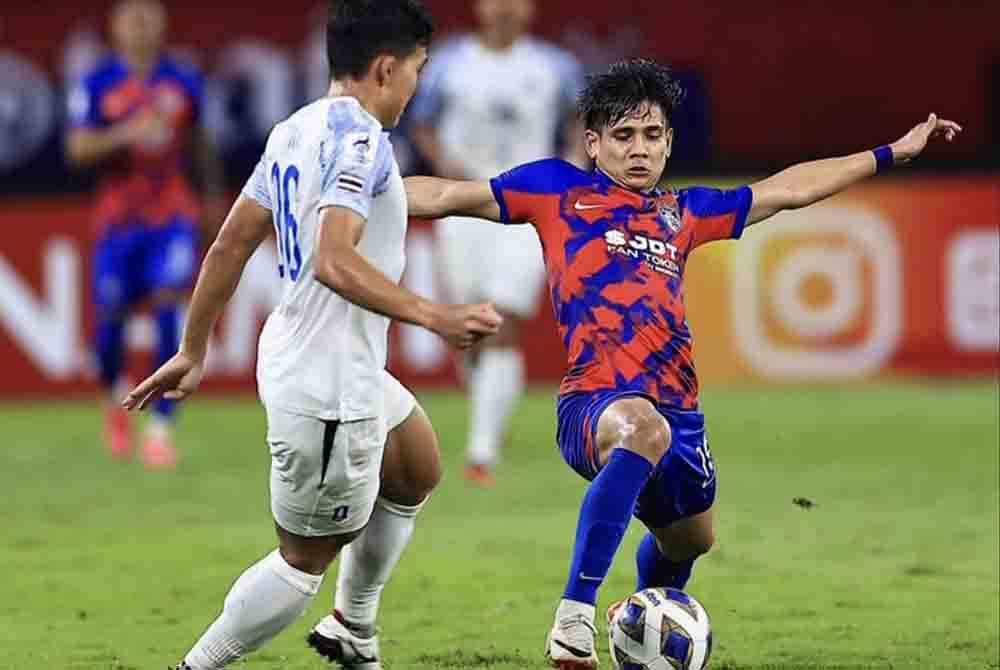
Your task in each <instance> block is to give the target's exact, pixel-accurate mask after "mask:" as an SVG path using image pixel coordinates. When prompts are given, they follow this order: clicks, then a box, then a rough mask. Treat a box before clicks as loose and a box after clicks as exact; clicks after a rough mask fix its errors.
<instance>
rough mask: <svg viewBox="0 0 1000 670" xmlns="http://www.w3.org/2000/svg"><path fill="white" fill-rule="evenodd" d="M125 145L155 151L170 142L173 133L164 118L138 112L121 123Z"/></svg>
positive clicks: (156, 114)
mask: <svg viewBox="0 0 1000 670" xmlns="http://www.w3.org/2000/svg"><path fill="white" fill-rule="evenodd" d="M121 132H122V137H123V139H124V141H125V143H126V144H130V145H135V146H139V147H143V148H149V149H155V148H157V147H161V146H163V145H165V144H167V143H168V142H170V139H171V136H172V133H173V131H172V130H171V128H170V124H169V123H168V122H167V119H166V117H164V116H163V115H162V114H158V113H156V112H146V113H143V112H140V113H138V114H136V115H135V116H133V117H132V118H130V119H128V120H127V121H123V122H122V128H121Z"/></svg>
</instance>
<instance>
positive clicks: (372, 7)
mask: <svg viewBox="0 0 1000 670" xmlns="http://www.w3.org/2000/svg"><path fill="white" fill-rule="evenodd" d="M433 34H434V21H433V19H431V15H430V13H429V12H428V11H427V9H425V8H424V6H423V4H422V3H421V2H420V0H331V2H330V14H329V18H328V19H327V22H326V56H327V61H328V63H329V65H330V76H331V77H332V78H333V79H339V78H341V77H345V76H352V77H357V78H361V77H363V76H364V75H365V73H366V72H367V71H368V68H369V67H370V66H371V64H372V61H373V60H375V57H376V56H378V55H380V54H384V53H390V54H392V55H394V56H398V57H400V58H405V57H407V56H409V55H410V54H412V53H413V52H414V51H415V50H416V49H417V47H420V46H427V45H429V44H430V41H431V35H433Z"/></svg>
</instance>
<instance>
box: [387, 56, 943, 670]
mask: <svg viewBox="0 0 1000 670" xmlns="http://www.w3.org/2000/svg"><path fill="white" fill-rule="evenodd" d="M677 99H678V87H677V85H676V84H675V82H674V81H673V80H672V79H671V77H670V73H669V71H668V70H667V69H665V68H663V67H660V66H658V65H656V64H655V63H652V62H649V61H630V62H625V63H619V64H616V65H614V66H612V67H611V69H610V70H609V71H608V72H607V73H606V74H602V75H599V76H596V77H594V78H592V79H591V80H590V82H589V84H588V86H587V88H586V90H585V91H584V92H583V94H582V95H581V97H580V100H579V102H578V107H579V112H580V114H581V116H582V120H583V122H584V126H585V128H586V130H585V133H586V138H585V142H586V147H587V152H588V154H589V155H590V157H591V158H592V159H593V160H594V161H595V164H596V168H595V169H594V170H593V171H589V172H588V171H584V170H580V169H578V168H576V167H574V166H573V165H570V164H569V163H566V162H564V161H560V160H554V159H551V160H543V161H539V162H535V163H529V164H527V165H522V166H521V167H518V168H514V169H513V170H511V171H509V172H506V173H504V174H502V175H500V176H498V177H495V178H494V179H492V180H490V181H488V182H485V181H484V182H459V181H448V180H441V179H434V178H430V177H411V178H409V179H407V180H406V190H407V199H408V202H409V207H410V213H411V215H413V216H419V217H438V216H446V215H452V214H464V215H472V216H479V217H481V218H485V219H490V220H493V221H500V222H503V223H531V224H532V225H533V226H534V227H535V229H536V230H537V231H538V236H539V238H540V239H541V242H542V247H543V250H544V255H545V265H546V273H547V277H548V288H549V296H550V299H551V302H552V307H553V309H554V311H555V316H556V320H557V321H558V327H559V334H560V336H561V337H562V340H563V343H564V345H565V346H566V349H567V352H568V354H569V363H568V369H567V372H566V376H565V378H564V379H563V382H562V386H561V387H560V393H559V401H558V408H557V414H558V428H557V437H556V439H557V442H558V444H559V448H560V450H561V452H562V455H563V458H564V459H565V460H566V462H567V463H568V464H569V465H570V466H571V467H572V468H573V469H574V470H576V472H578V473H579V474H580V475H582V476H583V477H585V478H586V479H588V480H590V481H591V482H592V483H591V485H590V487H589V488H588V490H587V493H586V495H585V496H584V499H583V502H582V505H581V510H580V518H579V522H578V525H577V531H576V541H575V545H574V552H573V559H572V563H571V567H570V573H569V579H568V582H567V585H566V590H565V592H564V594H563V598H562V600H561V602H560V604H559V607H558V609H557V611H556V617H555V624H554V625H553V627H552V630H551V631H550V634H549V638H548V641H547V643H546V656H547V657H548V658H549V661H550V663H551V664H552V665H553V666H554V667H557V668H572V669H581V668H582V669H588V670H589V669H591V668H596V667H597V662H598V661H597V654H596V651H595V646H594V635H595V628H594V623H593V620H594V606H595V604H596V602H597V590H598V587H599V586H600V585H601V583H602V582H603V580H604V578H605V576H606V575H607V572H608V569H609V568H610V566H611V561H612V559H613V557H614V555H615V552H616V551H617V549H618V546H619V544H620V543H621V539H622V537H623V535H624V533H625V529H626V527H627V526H628V523H629V520H630V518H631V517H632V516H633V515H634V516H635V517H636V518H638V519H639V520H640V521H642V522H643V523H644V524H645V525H646V527H647V528H648V529H649V533H648V534H647V535H646V537H645V538H644V539H643V541H642V543H641V544H640V547H639V550H638V552H637V556H636V565H637V568H638V588H639V589H644V588H647V587H651V586H667V587H673V588H676V589H682V588H683V587H684V585H685V584H686V583H687V580H688V578H689V577H690V575H691V568H692V565H693V564H694V560H695V559H696V558H697V557H698V556H699V555H701V554H704V553H705V552H707V551H708V550H709V548H710V547H711V546H712V544H713V541H714V531H713V524H712V504H713V501H714V499H715V488H716V471H715V463H714V461H713V459H712V455H711V453H710V451H709V449H708V441H707V438H706V434H705V418H704V416H703V415H702V413H701V408H700V406H699V403H698V379H697V376H696V374H695V366H694V361H693V358H692V337H691V331H690V329H689V328H688V324H687V319H686V316H685V308H684V298H683V293H682V288H681V287H682V279H683V276H684V266H685V264H686V263H687V259H688V256H689V255H690V253H691V252H692V251H694V250H695V249H697V248H698V247H699V246H701V245H703V244H707V243H709V242H712V241H715V240H725V239H737V238H739V237H740V235H741V234H742V232H743V229H744V228H745V227H746V226H748V225H751V224H753V223H756V222H758V221H763V220H764V219H766V218H768V217H770V216H772V215H773V214H775V213H777V212H778V211H781V210H784V209H794V208H798V207H805V206H806V205H809V204H812V203H814V202H817V201H819V200H821V199H823V198H826V197H828V196H830V195H833V194H834V193H837V192H838V191H841V190H843V189H845V188H847V187H848V186H849V185H851V184H853V183H855V182H857V181H859V180H861V179H864V178H866V177H869V176H871V175H873V174H875V173H876V172H877V171H879V170H882V169H886V168H888V167H890V166H891V165H893V164H894V163H903V162H907V161H909V160H911V159H913V158H915V157H916V156H917V155H918V154H919V153H920V152H921V151H922V150H923V148H924V146H925V145H926V144H927V141H928V139H929V138H930V137H932V136H935V135H942V136H944V137H945V138H946V139H948V140H949V141H950V140H952V139H954V137H955V136H956V135H957V134H958V133H959V132H960V131H961V128H960V127H959V126H958V125H957V124H955V123H953V122H951V121H944V120H939V119H938V118H937V117H936V116H935V115H933V114H932V115H930V117H928V119H927V120H926V121H925V122H923V123H921V124H919V125H917V126H916V127H914V128H913V129H912V130H911V131H910V132H909V133H907V134H906V135H905V136H904V137H903V138H901V139H900V140H898V141H897V142H895V143H893V144H892V145H885V146H880V147H878V148H877V149H875V150H874V151H864V152H859V153H856V154H852V155H850V156H844V157H841V158H831V159H827V160H819V161H812V162H808V163H801V164H799V165H795V166H793V167H791V168H789V169H787V170H785V171H783V172H780V173H778V174H776V175H774V176H772V177H770V178H768V179H765V180H763V181H760V182H757V183H755V184H752V185H750V186H742V187H740V188H736V189H732V190H728V191H723V190H718V189H713V188H697V187H696V188H688V189H681V190H678V191H675V190H671V189H664V188H660V187H659V183H660V180H661V177H662V175H663V171H664V168H665V165H666V161H667V158H668V157H669V155H670V147H671V144H672V142H673V129H672V128H671V127H670V115H671V112H672V111H673V110H674V107H675V105H676V103H677ZM681 651H683V650H681ZM681 655H682V656H683V654H681Z"/></svg>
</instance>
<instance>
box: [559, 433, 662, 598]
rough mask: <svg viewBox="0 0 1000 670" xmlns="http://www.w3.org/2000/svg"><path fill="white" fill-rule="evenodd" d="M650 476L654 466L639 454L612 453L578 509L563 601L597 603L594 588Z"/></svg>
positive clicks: (612, 554) (605, 574) (604, 570)
mask: <svg viewBox="0 0 1000 670" xmlns="http://www.w3.org/2000/svg"><path fill="white" fill-rule="evenodd" d="M652 473H653V464H652V463H650V462H649V461H647V460H646V459H645V458H643V457H642V456H640V455H639V454H637V453H635V452H632V451H628V450H626V449H615V450H614V451H612V452H611V457H610V458H609V459H608V462H607V464H606V465H605V466H604V469H602V470H601V472H600V473H599V474H598V475H597V477H596V478H594V481H593V482H591V484H590V488H589V489H587V494H586V495H585V496H584V497H583V504H582V505H581V506H580V520H579V522H578V523H577V526H576V541H575V543H574V545H573V563H572V564H571V565H570V571H569V581H568V582H567V583H566V591H565V593H564V594H563V597H564V598H566V599H567V600H575V601H577V602H581V603H588V604H590V605H594V604H596V603H597V589H598V588H599V587H600V586H601V582H603V581H604V578H605V577H606V576H607V574H608V570H609V569H610V568H611V561H612V559H614V557H615V552H617V551H618V545H620V544H621V541H622V537H624V535H625V529H626V528H628V522H629V520H630V519H631V518H632V512H633V511H634V510H635V503H636V501H637V500H638V499H639V493H640V492H641V491H642V487H643V486H645V485H646V482H647V481H648V480H649V476H650V475H651V474H652Z"/></svg>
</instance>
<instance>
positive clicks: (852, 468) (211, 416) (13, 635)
mask: <svg viewBox="0 0 1000 670" xmlns="http://www.w3.org/2000/svg"><path fill="white" fill-rule="evenodd" d="M421 400H422V402H423V403H424V405H425V406H426V408H427V410H428V412H429V413H430V415H431V417H432V419H433V420H434V422H435V424H436V426H437V429H438V432H439V434H440V437H441V442H442V449H443V451H444V462H445V468H446V472H445V479H444V481H443V483H442V485H441V487H440V488H439V490H438V491H437V493H436V494H435V496H434V497H433V499H432V500H431V502H430V503H429V504H428V505H427V507H426V509H425V511H424V513H423V515H422V516H421V518H420V521H419V524H418V527H417V532H416V534H415V536H414V540H413V543H412V544H411V546H410V548H409V549H408V551H407V554H406V555H404V557H403V560H402V562H401V564H400V566H399V569H398V571H397V573H396V575H395V578H394V580H393V581H392V582H390V584H389V586H388V587H387V589H386V593H385V597H384V599H383V604H382V614H381V617H380V625H381V629H382V640H383V652H384V656H385V659H386V665H387V667H388V668H390V669H391V670H403V669H406V670H409V669H411V668H427V669H446V668H447V669H457V668H471V669H475V668H489V669H491V670H515V669H522V668H543V667H545V666H544V661H543V659H542V645H543V640H544V637H545V633H546V631H547V629H548V627H549V626H550V625H551V620H552V615H553V611H554V608H555V605H556V603H557V601H558V598H559V596H560V594H561V592H562V587H563V582H564V578H565V573H566V570H567V568H568V560H569V556H570V546H571V542H572V538H573V532H574V526H575V522H576V515H577V508H578V503H579V500H580V497H581V495H582V493H583V490H584V482H583V481H582V480H580V479H579V478H578V477H577V476H576V475H575V474H574V473H573V472H572V471H571V470H569V468H568V467H566V466H565V465H564V464H563V462H562V460H561V459H560V458H559V456H558V453H557V451H556V449H555V448H554V446H553V441H554V432H555V423H554V403H553V401H552V392H551V391H549V390H543V391H535V392H533V393H532V394H531V395H530V396H528V398H527V399H526V400H525V401H524V402H523V403H522V404H521V406H520V409H519V411H518V413H517V416H516V421H515V424H514V431H513V434H512V437H511V444H510V445H509V447H508V449H507V451H506V452H505V460H504V463H503V465H502V468H501V470H500V472H499V485H498V486H497V487H496V488H495V489H494V490H490V491H482V490H474V489H471V488H469V487H468V486H467V485H466V484H465V483H464V481H463V480H462V478H461V476H460V468H461V463H462V453H461V452H462V447H463V442H464V435H465V403H464V400H463V399H462V398H461V397H460V396H459V395H457V394H455V393H427V394H422V396H421ZM997 404H998V397H997V386H996V384H995V383H981V384H972V385H949V384H940V383H934V384H933V385H932V384H927V385H910V384H891V385H889V384H879V385H863V386H857V387H850V388H825V389H812V388H793V389H783V390H777V389H760V388H746V389H742V390H726V391H714V392H709V393H706V394H705V397H704V407H705V411H706V413H707V416H708V422H709V423H708V425H709V432H710V435H711V437H712V450H713V453H714V455H715V457H716V459H717V461H718V465H719V498H718V502H717V510H718V517H717V518H718V537H719V543H718V545H717V546H716V548H715V549H714V550H713V551H712V552H711V554H709V555H708V556H706V557H705V558H703V559H702V560H701V561H700V562H699V563H698V565H697V566H696V569H695V575H694V578H693V580H692V581H691V583H690V584H689V586H688V589H689V591H690V592H691V593H692V594H694V595H695V596H696V597H698V598H699V599H700V600H701V601H702V602H703V603H704V604H705V605H706V607H707V608H708V610H709V613H710V614H711V615H712V619H713V625H714V630H715V635H716V640H717V645H716V649H715V654H714V658H713V662H712V667H713V668H715V669H716V670H738V669H744V670H749V669H751V668H754V669H761V670H762V669H764V668H771V669H773V670H791V669H793V668H809V669H811V670H820V669H821V668H830V669H832V668H855V669H861V668H886V669H888V668H893V669H894V670H895V669H899V668H921V669H923V668H942V669H944V668H958V669H965V668H970V669H978V670H986V669H988V668H993V669H994V670H995V669H996V668H998V667H1000V660H998V653H1000V642H998V635H1000V614H998V597H1000V594H998V581H1000V579H998V503H1000V500H998V490H1000V488H998V417H997V412H998V410H997ZM0 424H2V425H3V428H4V431H3V433H4V445H3V450H2V454H3V460H2V469H0V491H2V493H3V500H4V504H3V505H2V506H0V527H2V529H3V530H2V533H3V542H2V543H0V575H2V577H0V668H9V669H11V670H40V669H44V670H49V669H56V668H58V669H60V670H84V669H101V670H104V669H108V670H110V669H126V668H128V669H132V668H135V669H147V668H149V669H157V670H162V669H163V668H166V667H167V666H168V665H170V664H172V663H174V662H176V661H177V660H178V659H179V658H180V657H181V656H182V655H183V653H184V652H185V651H186V650H187V649H188V647H189V645H190V644H191V643H192V642H193V641H194V640H195V639H196V638H197V636H198V635H200V633H201V631H202V630H203V629H204V627H205V626H206V625H207V624H208V623H209V622H210V621H211V620H212V619H213V618H214V617H215V616H216V613H217V612H218V610H219V608H220V606H221V603H222V599H223V597H224V595H225V593H226V592H227V591H228V589H229V586H230V584H231V582H232V581H233V579H235V577H236V576H237V575H238V574H239V573H240V572H242V571H243V569H244V568H245V567H247V566H248V565H250V564H251V563H252V562H254V561H255V560H256V559H258V558H259V557H260V556H262V555H263V554H265V553H266V552H267V551H269V550H270V549H271V548H272V547H273V545H274V540H273V534H272V530H271V525H270V523H271V522H270V517H269V512H268V503H267V468H268V456H267V450H266V446H265V444H264V416H263V412H262V410H261V409H260V408H259V406H258V405H257V404H256V402H255V401H253V400H250V399H244V400H219V399H211V398H203V397H198V398H196V399H195V400H194V401H192V402H191V403H190V404H189V405H188V406H187V407H186V409H185V410H184V412H183V414H182V418H181V421H180V426H179V442H180V444H181V445H182V446H183V450H184V457H183V462H182V464H181V466H180V467H179V469H178V470H177V471H176V472H174V473H147V472H145V471H143V470H142V468H141V466H139V465H138V464H125V465H121V464H115V463H111V462H109V460H108V459H106V458H105V456H104V454H103V453H102V451H101V447H100V445H99V442H98V440H97V437H98V435H99V429H100V425H99V416H98V414H97V412H96V411H95V409H94V407H93V406H91V405H89V404H54V405H44V406H37V407H28V406H22V407H7V408H3V409H0ZM797 497H803V498H807V499H809V500H811V501H813V502H814V503H815V506H814V507H812V508H811V509H803V508H802V507H800V506H797V505H795V504H793V502H792V501H793V499H794V498H797ZM640 537H641V530H640V527H639V526H638V524H637V523H635V522H634V523H633V525H632V526H631V528H630V529H629V532H628V534H627V536H626V539H625V542H624V544H623V546H622V549H621V551H620V552H619V555H618V557H617V560H616V561H615V564H614V567H613V569H612V572H611V574H610V576H609V578H608V580H607V582H606V583H605V586H604V588H603V590H602V592H601V598H600V602H599V612H600V611H603V607H604V606H605V605H607V603H608V602H610V601H611V600H612V599H615V598H620V597H622V596H624V595H626V594H627V593H629V592H630V591H631V590H632V585H633V583H634V582H633V579H634V578H633V574H634V565H633V554H634V549H635V546H636V544H637V542H638V540H639V539H640ZM333 582H334V579H333V578H332V571H331V576H330V577H328V578H327V581H326V583H325V584H324V587H323V592H322V595H321V596H320V597H319V598H318V599H317V600H316V602H315V603H314V605H313V607H312V608H311V609H310V610H309V612H307V614H306V616H305V617H303V618H302V619H301V620H300V621H299V622H297V623H296V624H295V625H294V626H292V627H291V628H290V629H289V630H287V631H286V632H285V633H283V634H282V635H281V636H280V637H279V638H278V639H276V640H275V641H274V642H272V643H271V644H270V645H269V646H268V647H267V648H265V649H264V650H263V651H261V652H258V653H257V654H255V655H253V656H251V657H250V659H249V660H247V661H245V662H243V663H241V664H237V666H235V667H239V668H248V669H257V668H260V669H263V668H281V669H288V670H307V669H314V670H318V669H320V668H323V667H325V666H324V665H323V664H322V663H321V662H320V660H319V659H318V658H315V657H314V656H312V655H311V653H310V652H309V650H308V649H307V648H306V647H305V645H304V643H303V640H304V638H305V636H306V633H307V631H308V628H309V627H310V626H311V625H312V624H313V622H314V621H315V620H316V619H317V617H319V616H320V615H321V614H322V613H323V612H324V610H326V609H327V608H328V607H329V605H330V602H331V595H330V594H331V589H332V584H333ZM600 628H601V631H602V634H601V637H600V638H599V642H600V645H601V650H602V651H601V653H602V667H604V668H608V667H610V662H609V659H608V657H607V650H606V639H605V637H604V635H603V623H602V624H601V626H600Z"/></svg>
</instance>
